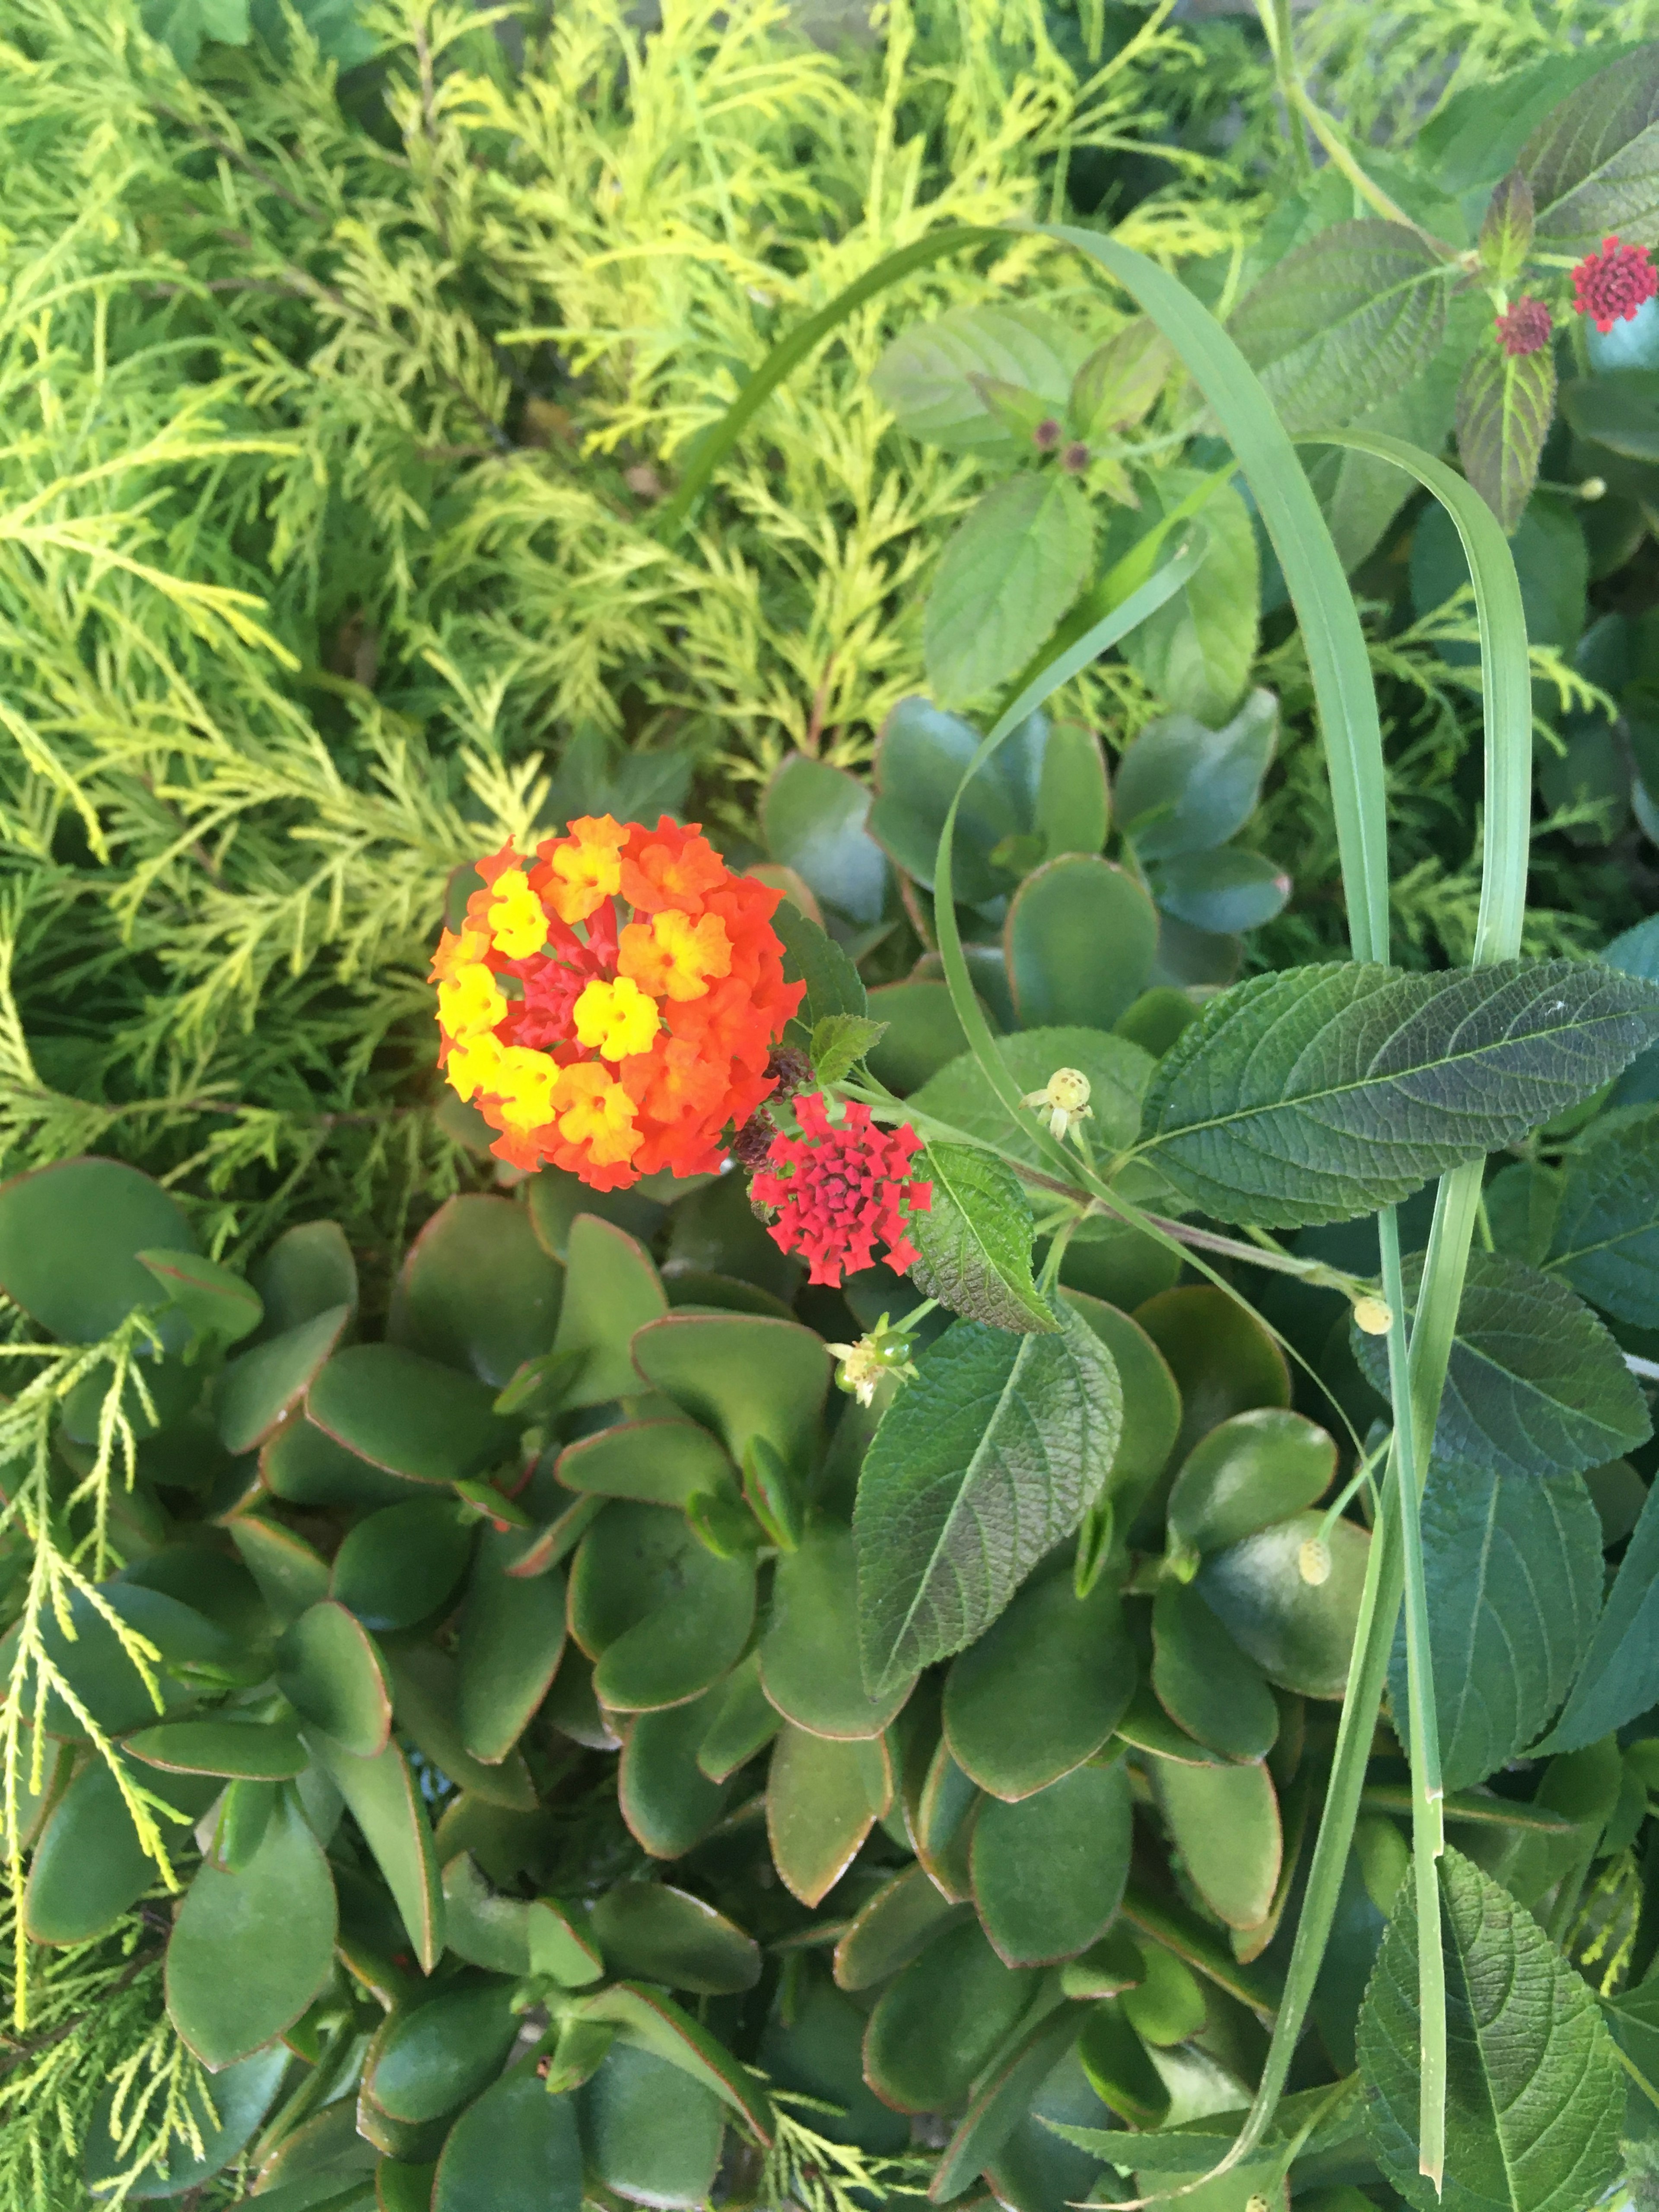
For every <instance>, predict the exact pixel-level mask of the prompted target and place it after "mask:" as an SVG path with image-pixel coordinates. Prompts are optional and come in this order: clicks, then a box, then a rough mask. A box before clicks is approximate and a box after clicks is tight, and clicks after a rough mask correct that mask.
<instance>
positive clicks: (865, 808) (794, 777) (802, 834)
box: [760, 753, 890, 929]
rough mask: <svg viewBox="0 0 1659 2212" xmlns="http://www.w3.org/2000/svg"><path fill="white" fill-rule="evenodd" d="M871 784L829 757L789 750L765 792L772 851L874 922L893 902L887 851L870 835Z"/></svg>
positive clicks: (820, 893)
mask: <svg viewBox="0 0 1659 2212" xmlns="http://www.w3.org/2000/svg"><path fill="white" fill-rule="evenodd" d="M870 805H871V793H870V787H869V786H868V785H867V784H865V783H860V781H859V780H858V778H857V777H856V776H854V775H848V773H847V770H846V769H842V768H832V767H831V766H830V765H829V762H828V761H821V760H811V759H809V758H808V757H807V756H806V755H805V753H789V754H787V755H786V757H784V759H783V760H782V761H781V763H779V765H778V767H777V768H776V769H775V770H774V772H773V775H772V780H771V781H770V782H769V784H768V785H767V787H766V789H765V790H764V792H763V793H762V794H761V803H760V822H761V834H762V836H763V837H764V838H765V840H766V847H767V850H768V852H769V854H771V856H772V858H773V860H776V861H778V862H780V863H781V865H782V866H784V867H787V868H793V870H794V872H795V873H796V874H797V875H798V876H799V878H800V879H801V881H802V882H803V883H804V884H805V885H806V887H807V889H808V890H810V891H811V892H812V893H813V895H814V896H816V897H817V898H818V899H820V900H821V901H822V902H823V903H824V904H825V905H826V906H831V907H834V908H836V911H837V912H838V913H840V914H843V915H846V917H847V919H848V921H854V922H857V923H858V924H859V925H860V927H863V928H866V929H868V928H869V927H872V925H873V924H874V923H876V922H878V921H880V920H881V917H882V912H883V909H884V907H885V906H886V903H887V890H888V884H889V881H890V877H889V872H888V866H887V856H886V854H884V852H883V851H882V849H881V848H880V846H879V845H878V844H877V842H876V841H875V839H874V838H873V837H872V836H871V835H870V832H869V830H868V829H867V828H866V823H868V821H869V817H870Z"/></svg>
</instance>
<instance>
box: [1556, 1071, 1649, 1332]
mask: <svg viewBox="0 0 1659 2212" xmlns="http://www.w3.org/2000/svg"><path fill="white" fill-rule="evenodd" d="M1563 1168H1564V1170H1565V1172H1564V1174H1563V1176H1562V1178H1561V1198H1560V1203H1559V1206H1558V1207H1557V1209H1556V1214H1555V1226H1554V1230H1553V1234H1552V1236H1551V1237H1550V1243H1549V1250H1548V1253H1547V1256H1546V1259H1545V1262H1544V1264H1545V1265H1546V1267H1548V1268H1549V1269H1550V1270H1551V1272H1552V1273H1556V1274H1561V1275H1565V1277H1566V1279H1567V1280H1568V1282H1570V1283H1571V1285H1572V1286H1573V1288H1574V1290H1576V1291H1578V1292H1579V1293H1580V1295H1581V1296H1582V1297H1587V1298H1589V1300H1590V1301H1591V1303H1592V1304H1595V1305H1598V1306H1600V1307H1601V1310H1603V1312H1605V1313H1610V1314H1613V1315H1615V1316H1617V1317H1618V1319H1619V1320H1620V1321H1627V1322H1634V1323H1635V1324H1636V1326H1637V1327H1638V1328H1659V1107H1654V1106H1635V1107H1632V1108H1631V1109H1629V1110H1628V1111H1627V1112H1625V1113H1620V1114H1612V1115H1607V1117H1606V1118H1605V1119H1604V1120H1602V1121H1599V1122H1597V1123H1596V1125H1595V1127H1594V1128H1593V1129H1592V1130H1591V1132H1590V1133H1589V1136H1587V1137H1584V1138H1583V1139H1580V1141H1579V1142H1578V1143H1577V1144H1576V1145H1575V1146H1573V1148H1572V1150H1571V1152H1569V1153H1568V1154H1567V1157H1566V1158H1565V1161H1564V1162H1563Z"/></svg>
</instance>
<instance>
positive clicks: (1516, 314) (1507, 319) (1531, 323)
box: [1497, 299, 1551, 360]
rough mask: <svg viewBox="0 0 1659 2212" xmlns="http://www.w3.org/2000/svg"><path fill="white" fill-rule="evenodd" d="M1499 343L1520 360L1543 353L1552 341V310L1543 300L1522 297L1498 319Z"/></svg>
mask: <svg viewBox="0 0 1659 2212" xmlns="http://www.w3.org/2000/svg"><path fill="white" fill-rule="evenodd" d="M1497 328H1498V344H1499V345H1500V346H1501V347H1502V349H1504V352H1505V353H1507V354H1512V355H1513V356H1516V359H1517V360H1518V359H1520V358H1522V356H1525V355H1527V354H1529V353H1542V351H1543V350H1544V348H1545V347H1546V346H1547V344H1548V343H1549V342H1550V328H1551V325H1550V311H1549V309H1548V308H1547V307H1546V306H1545V305H1544V302H1543V301H1541V300H1530V299H1520V300H1517V301H1516V303H1515V305H1514V306H1513V307H1511V308H1510V310H1509V312H1508V313H1507V314H1502V315H1499V316H1498V319H1497Z"/></svg>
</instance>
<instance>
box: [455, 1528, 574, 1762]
mask: <svg viewBox="0 0 1659 2212" xmlns="http://www.w3.org/2000/svg"><path fill="white" fill-rule="evenodd" d="M521 1548H522V1544H521V1540H520V1537H519V1536H518V1535H517V1534H516V1533H513V1532H508V1533H507V1534H503V1533H502V1532H501V1530H499V1529H495V1528H486V1529H484V1530H483V1532H482V1534H480V1537H479V1540H478V1549H477V1554H476V1556H475V1557H474V1559H473V1562H472V1573H471V1577H470V1578H469V1580H468V1583H467V1590H466V1603H465V1607H464V1608H463V1610H462V1613H461V1630H460V1644H459V1661H460V1696H459V1721H460V1727H461V1735H462V1739H463V1741H465V1745H466V1747H467V1749H468V1751H469V1752H471V1754H472V1756H473V1757H474V1758H475V1759H485V1760H489V1761H495V1760H500V1759H505V1758H506V1756H507V1753H508V1752H509V1751H511V1750H512V1748H513V1746H514V1744H516V1743H517V1742H518V1741H519V1738H520V1736H521V1735H523V1734H524V1732H525V1729H526V1728H527V1727H528V1726H529V1725H530V1723H531V1721H532V1718H533V1717H534V1716H535V1714H536V1713H537V1711H538V1710H539V1708H540V1705H541V1703H542V1700H543V1699H544V1698H545V1696H546V1695H547V1692H548V1691H549V1689H550V1687H551V1686H552V1681H553V1677H554V1674H556V1671H557V1669H558V1664H559V1660H560V1657H561V1656H562V1653H563V1650H564V1632H565V1582H564V1577H563V1576H562V1574H561V1573H560V1572H559V1571H558V1570H557V1569H556V1568H555V1569H554V1570H552V1571H550V1573H547V1574H544V1575H532V1576H528V1577H526V1576H521V1575H514V1574H511V1573H509V1572H508V1569H509V1568H510V1567H511V1566H512V1565H513V1562H514V1560H515V1559H517V1557H518V1555H519V1553H520V1550H521Z"/></svg>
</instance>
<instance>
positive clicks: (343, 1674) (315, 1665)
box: [276, 1506, 402, 1759]
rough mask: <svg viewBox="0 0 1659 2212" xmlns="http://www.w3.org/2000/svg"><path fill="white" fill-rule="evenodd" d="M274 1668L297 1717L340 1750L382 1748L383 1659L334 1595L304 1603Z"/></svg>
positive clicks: (387, 1708) (387, 1720)
mask: <svg viewBox="0 0 1659 2212" xmlns="http://www.w3.org/2000/svg"><path fill="white" fill-rule="evenodd" d="M401 1510H402V1509H401V1507H398V1506H394V1507H393V1508H392V1511H393V1512H398V1511H401ZM276 1682H277V1686H278V1687H279V1688H280V1689H281V1691H282V1692H283V1696H284V1697H285V1698H286V1699H288V1701H289V1704H290V1705H292V1706H293V1707H294V1710H295V1712H297V1713H298V1714H299V1715H300V1717H301V1719H302V1720H305V1721H308V1722H309V1723H310V1724H311V1726H312V1727H313V1728H314V1729H319V1730H320V1731H321V1732H322V1734H323V1735H326V1736H328V1737H329V1738H330V1739H331V1741H333V1742H335V1743H337V1744H338V1746H339V1747H340V1748H341V1749H342V1750H343V1751H345V1752H349V1753H350V1754H351V1756H352V1757H353V1758H355V1759H373V1758H374V1757H375V1755H376V1754H377V1753H379V1752H380V1751H382V1750H383V1749H384V1748H385V1747H386V1736H387V1734H388V1732H389V1731H390V1729H391V1727H392V1697H391V1692H390V1689H389V1686H388V1685H387V1681H386V1666H385V1662H383V1661H382V1659H381V1657H380V1651H379V1649H378V1648H377V1646H376V1644H375V1643H374V1638H373V1637H371V1636H370V1635H369V1634H368V1632H367V1631H366V1630H365V1629H364V1627H363V1626H362V1623H361V1622H360V1621H358V1620H355V1619H354V1618H353V1616H352V1615H351V1614H350V1613H349V1612H348V1611H347V1610H346V1608H345V1607H344V1606H343V1605H341V1604H340V1603H338V1601H337V1600H335V1599H333V1598H325V1599H324V1600H323V1601H321V1602H320V1603H319V1604H317V1605H313V1606H311V1607H307V1610H306V1611H305V1612H304V1613H301V1615H300V1618H299V1619H298V1620H296V1621H295V1623H294V1625H293V1626H292V1627H290V1628H289V1630H288V1631H287V1632H286V1633H285V1634H284V1635H283V1640H282V1642H281V1643H280V1644H278V1645H277V1647H276Z"/></svg>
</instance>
